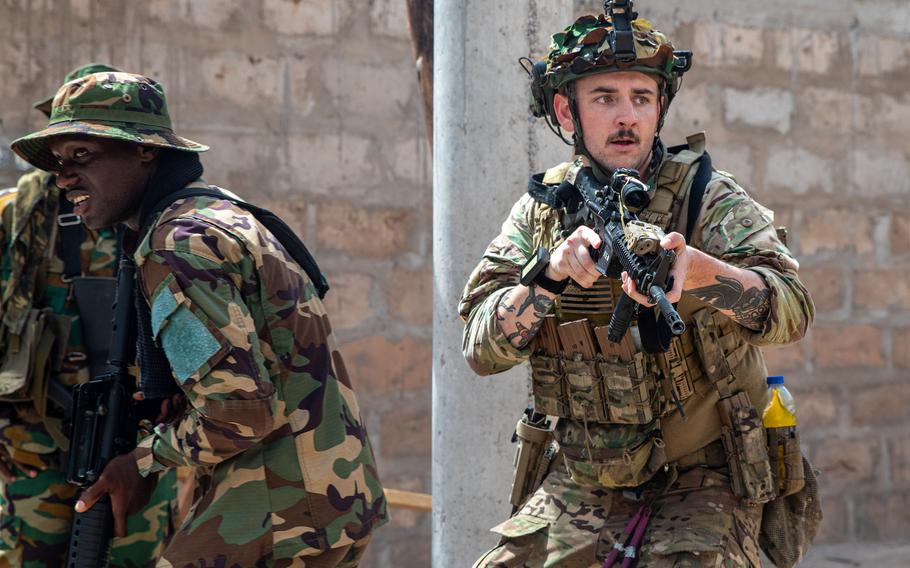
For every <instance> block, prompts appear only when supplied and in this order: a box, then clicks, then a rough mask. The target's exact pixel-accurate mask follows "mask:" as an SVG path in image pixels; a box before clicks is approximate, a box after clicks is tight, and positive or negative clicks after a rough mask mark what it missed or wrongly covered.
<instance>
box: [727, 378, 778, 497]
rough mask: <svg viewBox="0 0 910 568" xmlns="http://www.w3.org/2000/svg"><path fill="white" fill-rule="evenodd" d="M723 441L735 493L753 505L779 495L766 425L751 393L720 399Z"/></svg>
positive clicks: (739, 393) (740, 393)
mask: <svg viewBox="0 0 910 568" xmlns="http://www.w3.org/2000/svg"><path fill="white" fill-rule="evenodd" d="M717 412H718V415H719V416H720V422H721V440H722V441H723V444H724V451H725V452H726V454H727V465H728V466H729V468H730V481H731V482H732V485H733V493H734V494H735V495H736V496H738V497H740V498H742V499H744V500H745V501H747V502H749V503H753V504H760V503H767V502H768V501H770V500H771V499H774V497H776V496H777V487H776V486H775V485H774V476H773V475H772V473H771V464H770V461H769V460H768V443H767V440H766V438H765V428H764V426H763V425H762V422H761V418H759V416H758V411H756V409H755V406H754V405H753V404H752V403H751V402H750V401H749V395H747V394H746V393H744V392H738V393H736V394H734V395H733V396H729V397H727V398H722V399H720V400H719V401H718V402H717Z"/></svg>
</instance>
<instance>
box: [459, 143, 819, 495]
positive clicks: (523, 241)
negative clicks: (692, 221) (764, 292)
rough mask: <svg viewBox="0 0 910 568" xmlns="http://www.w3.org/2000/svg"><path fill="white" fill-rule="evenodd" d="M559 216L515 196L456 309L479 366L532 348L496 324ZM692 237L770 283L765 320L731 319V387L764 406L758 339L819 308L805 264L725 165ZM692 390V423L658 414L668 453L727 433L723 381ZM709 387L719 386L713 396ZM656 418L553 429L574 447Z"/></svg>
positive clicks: (555, 240) (791, 334) (511, 360)
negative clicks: (805, 280)
mask: <svg viewBox="0 0 910 568" xmlns="http://www.w3.org/2000/svg"><path fill="white" fill-rule="evenodd" d="M667 159H669V157H668V158H667ZM666 163H667V162H664V164H666ZM568 166H569V164H563V165H562V166H559V167H557V168H553V169H551V170H550V171H548V172H547V174H546V176H545V179H544V181H545V183H551V184H558V183H560V182H561V181H562V179H563V177H564V176H565V172H566V171H567V170H568ZM561 217H562V214H561V212H560V211H559V210H555V209H553V208H551V207H549V206H547V205H544V204H542V203H539V202H537V201H535V200H534V199H533V198H532V197H531V196H530V195H527V194H526V195H524V196H523V197H522V198H521V199H519V200H518V202H517V203H516V204H515V205H514V207H513V208H512V211H511V213H510V214H509V217H508V219H506V221H505V223H503V226H502V230H501V232H500V234H499V235H498V236H497V237H496V238H495V239H494V240H493V242H492V243H491V244H490V245H489V247H488V248H487V250H486V252H485V253H484V256H483V259H482V260H481V261H480V263H479V264H478V265H477V267H476V268H475V269H474V271H473V273H472V274H471V276H470V279H469V281H468V283H467V285H466V287H465V290H464V294H463V296H462V299H461V302H460V304H459V312H460V314H461V317H462V318H463V319H464V321H465V331H464V335H463V351H464V355H465V358H466V359H467V361H468V363H469V364H470V365H471V367H472V368H473V369H474V371H475V372H477V373H478V374H482V375H489V374H493V373H498V372H501V371H504V370H506V369H509V368H511V367H513V366H515V365H517V364H519V363H521V362H523V361H525V360H527V359H528V358H529V357H530V356H531V354H532V350H533V349H534V343H533V342H532V343H531V344H530V345H529V346H528V347H526V348H524V349H516V348H515V347H513V346H512V345H511V343H510V342H509V340H508V339H507V338H506V336H505V334H503V332H502V330H501V329H500V328H499V324H498V322H497V318H496V310H497V307H498V305H499V302H500V301H501V300H502V298H503V296H505V295H506V294H507V293H508V291H509V290H510V289H511V288H512V287H514V286H516V285H517V284H518V281H519V274H520V271H521V267H522V266H523V265H524V263H525V262H526V259H527V258H529V257H530V256H531V254H532V252H533V251H536V250H537V247H538V246H547V247H553V246H555V245H558V244H559V243H560V242H561V241H562V237H561V232H562V226H561ZM689 244H690V245H692V246H694V247H695V248H698V249H700V250H702V251H704V252H706V253H708V254H710V255H712V256H714V257H717V258H719V259H721V260H723V261H725V262H727V263H729V264H732V265H734V266H738V267H742V268H745V269H748V270H753V271H755V272H757V273H758V274H759V275H760V276H761V277H762V278H763V279H764V281H765V283H766V284H767V285H768V287H769V289H770V290H771V298H770V301H771V310H770V313H769V315H768V318H767V320H766V322H765V326H764V328H763V329H761V330H759V331H751V330H749V329H746V328H745V327H742V326H740V325H733V326H732V327H733V328H734V330H733V333H735V334H737V335H738V336H739V338H737V344H739V343H740V342H742V343H743V349H742V350H741V351H740V358H739V362H738V363H736V365H735V366H733V364H732V363H731V366H733V368H732V373H733V375H732V376H733V377H734V381H735V382H734V384H733V386H735V387H736V389H741V390H744V391H745V392H747V394H748V395H749V397H750V399H751V400H752V401H753V402H754V404H756V405H758V406H759V407H761V404H762V402H761V401H762V400H763V397H764V396H765V390H766V389H765V388H764V378H765V375H766V373H767V370H766V368H765V365H764V360H763V357H762V354H761V351H760V349H759V346H762V345H782V344H786V343H789V342H792V341H796V340H798V339H800V338H801V337H802V336H803V335H804V334H805V332H806V329H807V328H808V326H809V325H810V323H811V321H812V319H813V317H814V306H813V304H812V301H811V299H810V297H809V293H808V292H807V290H806V289H805V287H803V285H802V283H800V281H799V278H798V276H797V270H798V267H799V265H798V263H797V262H796V260H795V259H794V258H793V255H792V254H791V253H790V251H789V250H788V249H787V247H786V246H785V245H784V243H783V242H782V241H781V240H780V238H779V237H778V234H777V231H776V229H775V227H774V226H773V213H772V212H771V211H769V210H768V209H766V208H764V207H762V206H761V205H760V204H758V203H757V202H755V201H754V200H753V199H752V198H750V197H749V196H748V195H747V194H746V192H745V191H744V190H743V189H742V188H741V187H740V186H739V185H738V184H737V183H736V182H735V180H734V179H733V178H732V177H731V176H729V175H728V174H724V173H722V172H714V173H713V175H712V177H711V180H710V181H709V183H708V185H707V187H706V189H705V195H704V198H703V205H702V208H701V211H700V214H699V215H698V218H697V221H696V225H695V227H694V230H693V232H692V242H691V243H689ZM679 306H680V308H679V309H680V313H681V314H684V313H687V314H691V313H693V312H694V311H695V310H697V309H700V308H704V307H705V306H707V304H705V303H703V302H701V301H700V300H697V299H695V298H694V297H692V296H690V295H687V294H683V299H682V300H681V302H680V304H679ZM557 308H558V303H557ZM708 309H710V310H713V308H708ZM601 315H602V314H601ZM683 317H684V318H685V317H686V316H685V315H684V316H683ZM688 325H689V329H688V330H687V331H686V333H693V332H694V331H695V326H694V323H692V322H690V324H688ZM740 338H741V339H740ZM728 339H729V338H728ZM700 365H701V367H702V368H707V367H708V366H711V365H713V363H712V364H711V365H708V364H706V363H705V362H704V361H700ZM712 368H714V367H712ZM702 381H704V379H702ZM694 389H695V391H696V392H697V393H699V395H698V396H691V397H689V398H688V399H686V400H683V408H684V409H685V411H686V413H687V414H686V416H687V417H688V419H689V420H688V423H686V418H683V417H682V415H681V414H680V413H679V412H676V411H675V408H674V407H671V408H669V409H668V410H667V412H668V415H666V416H664V417H662V418H661V420H660V428H661V431H662V437H663V440H664V442H665V443H666V452H667V458H668V459H669V460H670V461H672V460H675V459H678V458H680V457H682V456H684V455H687V454H689V453H690V452H693V451H695V450H698V449H700V448H702V447H704V446H705V445H707V444H709V443H710V442H712V441H714V440H716V439H717V438H718V437H719V436H720V423H719V421H718V418H717V413H716V412H714V411H713V405H714V402H715V401H716V397H717V391H716V389H714V387H712V386H710V384H706V383H704V382H700V383H698V384H695V385H694ZM709 393H713V397H714V398H712V395H711V394H709ZM656 418H657V416H655V419H656ZM699 420H700V424H701V427H699V428H693V427H692V425H693V422H695V421H699ZM656 425H657V422H656V421H653V422H652V423H651V424H650V425H647V426H645V427H638V426H635V425H625V424H603V423H582V422H581V421H579V420H574V419H569V418H566V419H561V420H560V421H559V426H558V427H557V431H556V437H557V440H558V441H559V442H560V444H562V445H563V446H564V447H568V448H582V447H584V448H585V449H587V450H600V449H604V450H615V449H628V448H630V447H637V445H638V444H641V443H642V442H643V441H644V440H647V439H648V437H649V436H650V434H649V432H650V430H651V429H653V428H654V427H656ZM642 447H644V446H642ZM625 481H626V482H629V480H625Z"/></svg>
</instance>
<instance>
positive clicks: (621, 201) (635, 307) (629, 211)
mask: <svg viewBox="0 0 910 568" xmlns="http://www.w3.org/2000/svg"><path fill="white" fill-rule="evenodd" d="M566 179H567V181H569V182H570V183H573V184H574V185H575V187H576V189H577V190H578V193H579V194H580V196H581V200H582V202H583V203H584V206H585V208H586V210H587V219H586V224H588V225H589V226H591V227H593V228H594V230H595V231H597V234H598V236H600V239H601V241H603V242H602V244H601V246H600V248H599V249H594V248H592V249H590V252H591V257H592V258H593V259H594V262H595V263H596V266H597V270H598V272H600V273H601V274H603V275H604V276H607V277H609V278H619V277H620V275H621V273H622V272H623V271H625V272H627V273H628V275H629V277H630V278H632V280H633V281H634V282H635V285H636V287H637V288H638V290H639V292H641V293H642V294H645V295H647V297H648V301H649V302H652V303H654V304H657V308H658V310H659V314H660V318H659V321H658V322H656V323H657V325H656V327H655V328H654V329H653V330H648V331H647V333H648V334H651V333H657V334H658V335H660V334H663V335H664V336H665V337H663V338H662V339H660V338H646V337H645V336H644V334H645V333H646V332H645V330H644V329H643V330H642V333H643V337H642V341H643V343H644V347H645V349H646V350H647V351H651V352H657V351H666V349H667V347H668V345H669V336H668V335H667V334H666V331H665V330H669V332H670V333H672V334H673V335H681V334H682V333H683V332H684V331H685V330H686V324H685V323H683V321H682V318H681V317H680V316H679V312H677V311H676V308H674V307H673V304H671V303H670V301H669V300H667V295H666V292H667V291H669V290H670V289H671V288H672V287H673V277H672V276H670V268H671V267H672V266H673V262H674V261H675V260H676V253H674V252H673V251H672V250H664V249H662V248H661V247H660V240H661V239H662V238H663V236H664V232H663V231H662V230H661V229H660V227H658V226H656V225H652V224H650V223H644V222H642V221H640V220H639V219H638V212H639V211H641V210H642V209H644V208H645V207H647V206H648V203H649V202H650V194H649V192H648V186H647V185H646V184H645V183H644V182H642V181H641V180H640V179H639V174H638V172H637V171H635V170H629V169H617V170H616V171H615V172H614V173H613V177H612V178H611V179H610V183H609V184H607V185H603V184H601V183H599V182H598V181H597V179H596V178H595V177H594V174H593V172H592V171H591V168H579V169H577V170H576V169H573V170H570V171H569V176H568V177H567V178H566ZM643 309H646V308H644V307H643V306H642V305H641V304H639V303H638V302H636V301H635V300H633V299H632V298H630V297H629V296H628V295H627V294H626V293H623V294H622V295H621V296H620V298H619V300H618V301H617V303H616V307H615V309H614V311H613V316H612V318H611V319H610V327H609V338H610V341H613V342H616V343H618V342H619V341H621V340H622V338H623V336H625V334H626V331H627V330H628V328H629V325H630V324H631V322H632V319H633V318H634V317H639V321H640V327H643V326H642V325H641V324H642V323H644V320H646V319H647V318H645V317H641V316H643V315H644V311H643ZM662 330H663V331H662ZM646 339H649V340H648V341H646ZM655 339H656V341H655ZM649 345H650V346H651V348H650V349H649Z"/></svg>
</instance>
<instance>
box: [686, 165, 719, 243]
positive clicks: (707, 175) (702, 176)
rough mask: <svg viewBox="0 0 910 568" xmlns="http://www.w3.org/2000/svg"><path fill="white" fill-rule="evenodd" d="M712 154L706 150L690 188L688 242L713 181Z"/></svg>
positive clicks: (687, 222) (687, 226)
mask: <svg viewBox="0 0 910 568" xmlns="http://www.w3.org/2000/svg"><path fill="white" fill-rule="evenodd" d="M712 169H713V168H712V166H711V156H710V155H709V154H708V153H707V152H704V153H703V154H702V156H701V159H699V161H698V171H696V172H695V178H694V179H693V180H692V187H691V188H690V189H689V205H688V210H687V215H686V242H687V243H688V242H691V241H692V231H693V230H695V221H696V220H698V214H699V213H700V212H701V203H702V200H703V199H704V197H705V188H707V187H708V182H709V181H711V171H712Z"/></svg>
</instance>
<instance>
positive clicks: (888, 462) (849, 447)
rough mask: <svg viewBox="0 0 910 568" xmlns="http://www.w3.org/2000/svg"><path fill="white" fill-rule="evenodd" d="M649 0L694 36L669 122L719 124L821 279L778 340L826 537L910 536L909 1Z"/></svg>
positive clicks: (724, 164) (807, 277)
mask: <svg viewBox="0 0 910 568" xmlns="http://www.w3.org/2000/svg"><path fill="white" fill-rule="evenodd" d="M602 5H603V3H602V2H596V1H591V0H585V1H579V0H576V8H577V10H576V11H577V12H578V13H579V14H580V13H584V12H590V11H594V10H598V9H601V7H602ZM636 8H637V9H638V11H639V12H640V14H641V15H642V16H643V17H647V18H648V19H650V20H651V21H652V22H653V23H654V24H655V27H657V28H658V29H660V30H662V31H665V32H666V33H668V35H670V37H671V38H672V39H673V40H674V42H675V44H676V46H677V48H678V49H692V50H693V51H694V52H695V60H694V67H693V69H692V71H691V73H689V74H687V75H686V77H685V82H684V85H683V89H682V91H681V93H680V95H679V96H678V98H677V99H676V101H675V102H674V107H673V108H672V110H671V113H670V117H669V119H668V121H667V128H666V129H665V132H664V139H665V140H666V141H667V142H668V143H678V142H682V141H684V137H685V135H686V134H687V133H691V132H695V131H699V130H706V131H707V133H708V148H709V151H710V152H711V155H712V158H713V159H714V164H715V166H716V167H718V168H720V169H724V170H729V171H730V172H733V173H734V174H735V176H736V178H737V180H738V181H740V183H741V184H742V185H743V186H744V187H745V188H747V190H748V191H749V192H750V193H751V194H752V195H753V196H754V197H756V198H757V199H758V200H759V201H760V202H761V203H763V204H764V205H766V206H768V207H769V208H771V209H773V210H774V211H775V213H776V222H777V224H781V225H786V226H788V228H789V240H790V244H791V248H792V249H793V250H794V252H795V253H796V254H797V257H798V258H799V261H800V263H801V266H802V268H801V271H800V274H801V277H802V279H803V281H804V282H805V283H806V285H807V286H808V288H809V289H810V290H811V292H812V293H813V297H814V299H815V302H816V307H817V310H818V314H817V317H816V321H815V326H814V327H813V328H812V330H811V331H810V333H809V334H808V336H807V337H806V338H805V339H804V340H803V341H801V342H800V343H798V344H796V345H793V346H790V347H786V348H778V349H766V350H765V355H766V358H767V361H768V366H769V369H770V371H771V372H772V373H774V374H784V375H786V377H787V384H788V386H789V388H790V389H791V390H792V392H793V393H794V395H795V397H796V402H797V408H798V415H799V419H800V424H801V431H802V436H803V440H804V444H805V447H806V449H807V450H808V455H809V456H810V458H811V459H812V460H813V462H814V464H815V465H816V466H817V467H818V468H819V469H821V470H822V478H821V488H822V492H823V505H824V510H825V522H824V525H823V528H822V534H821V540H823V541H825V542H844V541H903V542H908V541H910V437H908V432H910V385H908V381H907V379H908V376H910V284H908V282H910V141H908V138H907V128H908V124H910V95H908V94H907V92H906V86H907V85H908V84H910V57H908V55H910V4H908V3H906V2H900V1H888V0H878V1H866V2H848V1H846V0H811V1H805V2H784V1H782V0H769V1H765V2H753V1H747V0H726V1H724V2H719V1H708V0H687V1H686V2H659V1H656V0H639V1H638V2H636Z"/></svg>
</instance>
